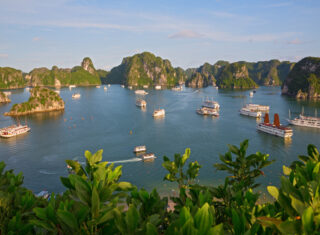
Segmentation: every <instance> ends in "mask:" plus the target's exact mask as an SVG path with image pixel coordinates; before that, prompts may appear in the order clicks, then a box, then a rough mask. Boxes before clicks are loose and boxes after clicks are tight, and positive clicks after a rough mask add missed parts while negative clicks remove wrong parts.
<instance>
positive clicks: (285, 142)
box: [283, 138, 292, 148]
mask: <svg viewBox="0 0 320 235" xmlns="http://www.w3.org/2000/svg"><path fill="white" fill-rule="evenodd" d="M283 139H284V140H283V141H284V146H285V147H286V148H288V147H290V146H291V144H292V138H283Z"/></svg>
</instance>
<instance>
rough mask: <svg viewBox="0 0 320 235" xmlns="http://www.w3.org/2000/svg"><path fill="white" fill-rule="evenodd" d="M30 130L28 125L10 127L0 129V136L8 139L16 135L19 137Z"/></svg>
mask: <svg viewBox="0 0 320 235" xmlns="http://www.w3.org/2000/svg"><path fill="white" fill-rule="evenodd" d="M30 130H31V128H30V127H28V125H20V124H19V125H12V126H8V127H5V128H2V129H0V136H1V137H3V138H10V137H14V136H17V135H21V134H24V133H27V132H28V131H30Z"/></svg>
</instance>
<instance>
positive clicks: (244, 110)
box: [240, 107, 262, 118]
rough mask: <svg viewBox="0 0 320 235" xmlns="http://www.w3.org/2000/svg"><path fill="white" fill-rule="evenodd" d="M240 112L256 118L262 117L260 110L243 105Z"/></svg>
mask: <svg viewBox="0 0 320 235" xmlns="http://www.w3.org/2000/svg"><path fill="white" fill-rule="evenodd" d="M240 114H242V115H245V116H250V117H255V118H260V117H261V116H262V113H261V112H260V111H255V110H251V109H249V108H246V107H243V108H242V109H240Z"/></svg>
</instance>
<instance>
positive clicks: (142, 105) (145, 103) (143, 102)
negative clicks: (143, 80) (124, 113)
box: [136, 99, 147, 108]
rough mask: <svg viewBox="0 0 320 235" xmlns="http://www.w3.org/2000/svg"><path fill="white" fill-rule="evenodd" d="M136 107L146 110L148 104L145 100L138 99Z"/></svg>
mask: <svg viewBox="0 0 320 235" xmlns="http://www.w3.org/2000/svg"><path fill="white" fill-rule="evenodd" d="M136 105H137V106H138V107H141V108H145V107H146V106H147V102H146V101H145V100H143V99H137V101H136Z"/></svg>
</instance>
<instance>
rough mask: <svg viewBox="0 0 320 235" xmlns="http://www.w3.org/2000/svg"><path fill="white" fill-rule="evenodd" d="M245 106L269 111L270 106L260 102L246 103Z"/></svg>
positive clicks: (255, 109)
mask: <svg viewBox="0 0 320 235" xmlns="http://www.w3.org/2000/svg"><path fill="white" fill-rule="evenodd" d="M245 108H248V109H251V110H254V111H261V112H269V109H270V106H268V105H260V104H247V105H246V106H245Z"/></svg>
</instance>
